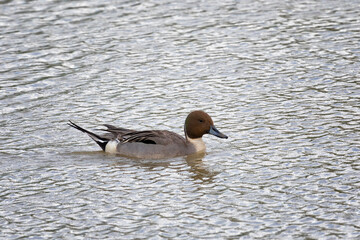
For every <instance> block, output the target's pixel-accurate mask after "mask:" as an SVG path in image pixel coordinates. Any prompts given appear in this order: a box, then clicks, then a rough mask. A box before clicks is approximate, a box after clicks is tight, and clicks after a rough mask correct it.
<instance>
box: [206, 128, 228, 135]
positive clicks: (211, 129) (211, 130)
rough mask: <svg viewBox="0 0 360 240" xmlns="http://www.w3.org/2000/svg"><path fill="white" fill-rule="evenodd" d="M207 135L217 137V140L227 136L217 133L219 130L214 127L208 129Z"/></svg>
mask: <svg viewBox="0 0 360 240" xmlns="http://www.w3.org/2000/svg"><path fill="white" fill-rule="evenodd" d="M209 134H211V135H214V136H216V137H219V138H228V136H226V135H225V134H223V133H221V132H219V130H217V129H216V127H215V126H211V127H210V131H209Z"/></svg>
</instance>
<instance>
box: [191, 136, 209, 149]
mask: <svg viewBox="0 0 360 240" xmlns="http://www.w3.org/2000/svg"><path fill="white" fill-rule="evenodd" d="M188 141H189V142H190V143H191V144H192V145H193V146H194V148H195V150H196V152H205V150H206V146H205V143H204V141H203V140H202V138H189V137H188Z"/></svg>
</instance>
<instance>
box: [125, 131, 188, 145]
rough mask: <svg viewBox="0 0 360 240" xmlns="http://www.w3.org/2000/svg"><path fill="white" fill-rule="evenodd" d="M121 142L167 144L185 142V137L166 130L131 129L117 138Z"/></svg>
mask: <svg viewBox="0 0 360 240" xmlns="http://www.w3.org/2000/svg"><path fill="white" fill-rule="evenodd" d="M119 140H120V142H122V143H129V142H142V143H145V144H158V145H168V144H172V143H176V144H180V143H181V144H186V140H185V138H183V137H182V136H180V135H179V134H176V133H174V132H170V131H166V130H153V131H131V132H128V133H126V134H124V135H122V139H119Z"/></svg>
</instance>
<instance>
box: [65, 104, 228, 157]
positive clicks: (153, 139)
mask: <svg viewBox="0 0 360 240" xmlns="http://www.w3.org/2000/svg"><path fill="white" fill-rule="evenodd" d="M69 122H70V123H69V125H70V126H71V127H73V128H76V129H78V130H80V131H82V132H84V133H87V134H88V135H89V136H90V137H91V138H92V139H93V140H94V141H95V142H96V143H97V144H98V145H99V146H100V147H101V148H102V150H104V151H105V152H108V153H115V154H120V155H124V156H127V157H134V158H151V159H159V158H171V157H176V156H182V155H189V154H194V153H197V152H204V151H205V143H204V142H203V140H202V136H203V135H204V134H207V133H208V134H212V135H214V136H216V137H219V138H228V137H227V136H226V135H225V134H222V133H221V132H219V131H218V130H217V129H216V128H215V126H214V123H213V121H212V119H211V117H210V116H209V115H208V114H207V113H205V112H204V111H194V112H191V113H190V114H189V115H188V116H187V118H186V120H185V124H184V132H185V138H184V137H182V136H180V135H179V134H176V133H174V132H170V131H167V130H150V131H135V130H130V129H125V128H118V127H114V126H112V125H108V124H104V126H105V127H107V129H104V130H103V131H106V132H107V133H106V134H104V135H97V134H95V133H92V132H90V131H88V130H86V129H84V128H82V127H80V126H78V125H76V124H75V123H73V122H72V121H69Z"/></svg>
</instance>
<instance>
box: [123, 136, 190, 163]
mask: <svg viewBox="0 0 360 240" xmlns="http://www.w3.org/2000/svg"><path fill="white" fill-rule="evenodd" d="M116 150H117V153H119V154H121V155H126V156H129V157H136V158H153V159H154V158H155V159H156V158H168V157H175V156H180V155H186V154H189V153H190V152H191V149H189V147H188V144H187V142H186V140H185V138H183V137H182V136H180V135H179V134H176V133H174V132H170V131H166V130H154V131H132V132H127V133H126V134H124V135H122V136H119V143H118V144H117V148H116Z"/></svg>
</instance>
